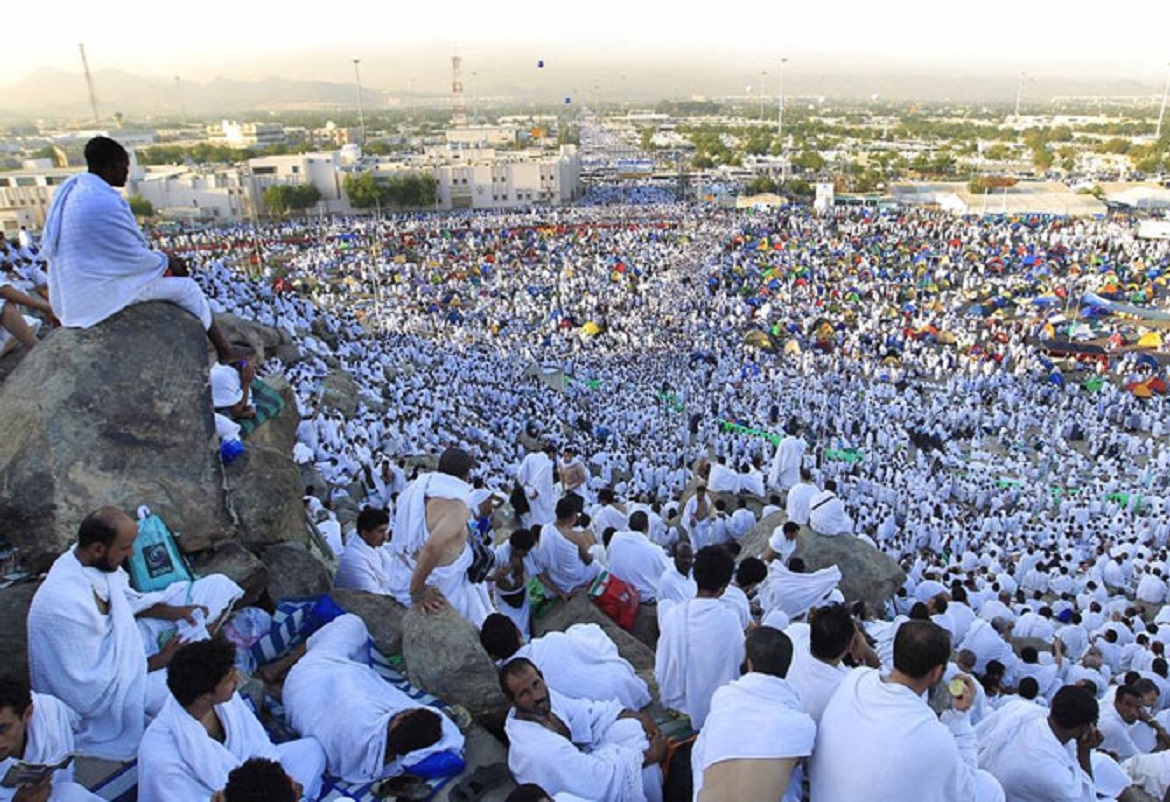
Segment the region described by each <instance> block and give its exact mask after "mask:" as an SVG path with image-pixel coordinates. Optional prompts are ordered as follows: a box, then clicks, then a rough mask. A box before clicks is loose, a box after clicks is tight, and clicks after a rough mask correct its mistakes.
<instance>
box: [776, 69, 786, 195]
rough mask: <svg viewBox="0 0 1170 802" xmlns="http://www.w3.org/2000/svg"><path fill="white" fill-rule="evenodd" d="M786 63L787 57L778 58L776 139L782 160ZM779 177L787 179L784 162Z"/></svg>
mask: <svg viewBox="0 0 1170 802" xmlns="http://www.w3.org/2000/svg"><path fill="white" fill-rule="evenodd" d="M787 63H788V59H787V57H782V58H781V59H780V108H779V110H778V111H777V113H776V139H778V140H780V160H781V161H782V162H783V160H784V65H785V64H787ZM780 169H781V177H782V178H783V179H784V180H787V179H788V163H787V162H784V163H783V164H782V165H781V168H780Z"/></svg>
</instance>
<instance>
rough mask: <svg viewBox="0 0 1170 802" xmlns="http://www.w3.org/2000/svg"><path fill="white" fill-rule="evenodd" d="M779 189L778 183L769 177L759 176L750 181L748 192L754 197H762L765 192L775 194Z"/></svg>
mask: <svg viewBox="0 0 1170 802" xmlns="http://www.w3.org/2000/svg"><path fill="white" fill-rule="evenodd" d="M776 189H777V184H776V181H775V180H774V179H773V178H772V177H771V176H767V175H758V176H756V177H755V178H753V179H752V180H751V181H748V185H747V191H748V192H749V193H750V194H752V195H760V194H763V193H765V192H775V191H776Z"/></svg>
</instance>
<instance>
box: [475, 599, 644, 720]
mask: <svg viewBox="0 0 1170 802" xmlns="http://www.w3.org/2000/svg"><path fill="white" fill-rule="evenodd" d="M479 642H480V643H481V644H482V645H483V648H484V651H486V652H487V653H488V654H489V655H491V657H492V659H493V660H496V661H498V662H505V661H508V660H511V659H512V658H513V657H525V658H528V659H529V660H531V661H532V662H533V663H535V664H536V666H537V667H538V668H539V669H540V670H541V672H542V673H543V674H544V675H545V677H546V678H547V681H548V685H549V687H550V688H552V689H553V690H555V691H557V692H559V693H563V694H564V695H565V696H571V697H573V698H575V699H616V700H617V701H619V702H621V703H622V706H624V707H628V708H629V709H631V710H641V709H642V708H643V707H645V706H646V705H648V704H650V690H649V689H648V688H647V686H646V683H645V682H644V681H643V680H642V679H641V678H640V677H639V676H638V675H637V674H636V673H634V667H633V666H631V665H630V664H629V663H628V662H626V660H625V658H623V657H622V656H621V655H620V654H618V649H617V646H615V645H614V642H613V641H612V640H610V639H609V636H608V635H606V634H605V631H604V630H603V629H602V628H601V627H599V626H598V625H597V624H574V625H573V626H571V627H569V628H568V629H567V630H565V631H564V632H549V633H547V634H545V635H542V636H540V637H539V638H533V639H532V640H531V641H529V642H528V643H527V644H523V645H522V644H521V641H520V631H519V630H518V629H517V628H516V625H515V624H514V623H513V622H512V621H511V619H509V618H508V617H507V616H505V615H502V614H500V613H492V614H491V615H489V616H488V617H487V620H485V621H484V622H483V629H482V630H480V633H479Z"/></svg>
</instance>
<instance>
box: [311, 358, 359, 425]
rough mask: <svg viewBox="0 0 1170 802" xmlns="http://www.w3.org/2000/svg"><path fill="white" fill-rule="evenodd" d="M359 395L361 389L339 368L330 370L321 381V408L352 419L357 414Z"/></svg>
mask: <svg viewBox="0 0 1170 802" xmlns="http://www.w3.org/2000/svg"><path fill="white" fill-rule="evenodd" d="M360 393H361V388H360V387H358V385H357V382H355V381H354V380H353V377H352V376H350V375H349V374H348V373H346V372H345V371H344V370H341V369H340V368H338V369H336V370H331V371H329V372H328V373H327V374H325V378H323V379H322V380H321V407H322V408H323V409H326V410H336V411H338V412H340V413H341V414H342V415H344V416H345V417H346V418H347V419H349V418H352V417H353V416H354V414H356V413H357V405H358V396H359V394H360Z"/></svg>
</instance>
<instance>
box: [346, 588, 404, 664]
mask: <svg viewBox="0 0 1170 802" xmlns="http://www.w3.org/2000/svg"><path fill="white" fill-rule="evenodd" d="M329 595H331V596H332V597H333V600H334V601H335V602H337V603H338V604H339V605H341V606H342V607H343V608H345V610H346V612H350V613H353V614H354V615H356V616H357V617H358V618H360V619H361V620H362V621H363V622H365V625H366V629H368V630H369V631H370V637H371V638H373V639H374V645H375V646H376V647H377V648H378V651H379V652H381V653H382V654H383V655H385V656H387V657H390V656H392V655H396V654H402V620H403V619H404V618H405V617H406V608H405V607H403V606H402V605H401V604H399V603H398V602H396V601H394V599H392V598H390V597H389V596H379V595H378V594H376V593H365V592H363V591H360V590H341V589H338V588H334V589H333V590H331V591H329Z"/></svg>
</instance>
